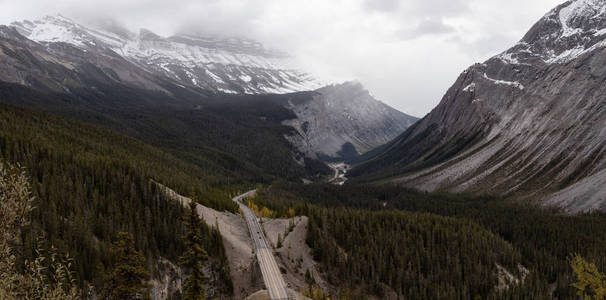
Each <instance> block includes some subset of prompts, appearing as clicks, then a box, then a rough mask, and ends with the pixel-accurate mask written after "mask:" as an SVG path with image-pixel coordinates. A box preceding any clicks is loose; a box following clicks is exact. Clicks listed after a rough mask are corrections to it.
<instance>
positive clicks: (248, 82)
mask: <svg viewBox="0 0 606 300" xmlns="http://www.w3.org/2000/svg"><path fill="white" fill-rule="evenodd" d="M11 26H12V27H14V28H15V29H16V30H17V31H19V33H21V34H22V35H24V36H25V37H27V38H29V39H31V40H33V41H36V42H39V43H40V44H44V45H49V44H55V43H65V44H69V45H72V46H74V47H77V48H79V49H83V50H86V51H95V52H107V51H111V52H115V54H117V55H119V56H120V57H122V58H124V59H125V60H127V61H129V62H131V63H134V64H137V65H138V66H139V67H141V68H143V69H144V70H147V71H149V72H151V73H156V74H162V75H164V76H166V77H168V78H171V79H173V80H176V81H178V82H179V83H180V84H182V85H186V86H194V87H198V88H202V89H204V90H211V91H215V92H225V93H246V94H266V93H289V92H296V91H309V90H314V89H316V88H319V87H320V86H322V84H321V83H320V82H319V81H317V80H315V79H314V78H312V77H311V76H309V75H308V74H306V73H304V72H301V71H299V70H297V68H296V66H295V64H294V63H293V61H292V60H291V59H290V57H289V56H288V55H286V54H285V53H281V52H278V51H273V50H269V49H266V48H264V47H263V45H261V44H260V43H258V42H255V41H252V40H247V39H236V38H219V37H204V36H200V35H196V34H179V35H175V36H172V37H168V38H165V37H162V36H159V35H157V34H155V33H153V32H151V31H149V30H146V29H141V30H140V32H139V33H138V34H137V33H132V32H129V31H128V30H126V29H124V28H121V27H120V26H118V25H116V24H111V23H110V24H105V26H101V27H96V28H93V27H90V26H84V25H82V24H78V23H76V22H74V21H73V20H71V19H69V18H66V17H63V16H61V15H56V16H47V17H44V18H42V19H39V20H35V21H22V22H14V23H12V24H11Z"/></svg>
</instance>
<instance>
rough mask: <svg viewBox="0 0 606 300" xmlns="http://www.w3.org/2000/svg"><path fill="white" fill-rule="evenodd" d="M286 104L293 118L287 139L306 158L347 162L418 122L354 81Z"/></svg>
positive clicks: (289, 122)
mask: <svg viewBox="0 0 606 300" xmlns="http://www.w3.org/2000/svg"><path fill="white" fill-rule="evenodd" d="M315 92H316V93H314V94H312V95H310V97H304V98H303V97H299V98H291V100H290V101H289V102H288V106H287V107H288V108H290V109H291V110H292V111H293V112H294V113H295V114H296V115H297V119H295V120H290V121H288V122H286V124H288V125H291V126H293V127H294V128H295V129H296V130H297V134H296V135H293V136H289V137H288V138H289V140H291V141H292V142H293V143H294V144H295V145H297V146H298V147H299V149H301V150H303V151H304V152H305V153H307V154H308V156H310V157H316V156H318V157H319V158H323V159H325V160H347V159H349V158H352V157H355V156H357V155H359V154H362V153H364V152H367V151H369V150H370V149H373V148H375V147H378V146H380V145H383V144H385V143H387V142H389V141H391V140H392V139H393V138H395V137H397V136H398V135H399V134H400V133H402V132H404V130H406V129H407V128H408V127H410V125H412V124H413V123H414V122H416V121H417V120H418V119H417V118H415V117H412V116H409V115H406V114H404V113H402V112H400V111H398V110H395V109H393V108H391V107H389V106H387V105H385V104H384V103H382V102H380V101H378V100H376V99H375V98H373V97H372V95H370V93H369V92H368V91H367V90H366V89H364V87H363V86H362V85H361V84H360V83H357V82H346V83H343V84H338V85H330V86H326V87H323V88H320V89H318V90H316V91H315Z"/></svg>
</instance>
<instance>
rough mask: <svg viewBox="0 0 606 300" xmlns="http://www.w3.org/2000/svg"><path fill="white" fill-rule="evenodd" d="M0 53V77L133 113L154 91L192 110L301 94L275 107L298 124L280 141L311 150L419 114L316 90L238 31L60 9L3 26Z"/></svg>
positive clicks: (355, 145) (364, 139) (369, 139)
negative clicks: (113, 20)
mask: <svg viewBox="0 0 606 300" xmlns="http://www.w3.org/2000/svg"><path fill="white" fill-rule="evenodd" d="M0 61H1V62H2V64H0V81H4V82H10V83H17V84H21V85H25V86H28V87H32V88H34V89H36V90H41V91H44V92H47V93H48V92H51V93H57V94H69V95H75V97H78V98H80V99H85V101H84V102H87V103H90V102H91V101H94V100H90V99H92V98H94V97H91V95H93V96H95V95H99V94H101V95H102V97H101V98H103V99H108V98H110V99H111V101H116V102H119V103H101V102H103V101H96V102H95V103H94V105H95V106H96V107H99V106H101V107H104V106H106V107H107V108H115V107H116V105H120V106H124V105H126V104H129V109H134V110H135V111H136V110H137V109H140V108H142V107H146V106H149V105H153V104H158V101H163V100H162V99H158V97H156V96H157V95H159V94H162V95H166V96H168V98H171V100H170V101H168V102H171V104H173V105H177V106H179V107H180V108H181V109H191V107H193V106H199V104H200V103H199V101H198V100H199V99H200V98H205V99H207V100H208V102H212V101H214V100H216V99H218V98H220V97H218V96H221V95H225V93H235V94H255V95H262V94H283V93H293V92H299V93H295V94H293V95H292V97H290V99H293V100H292V101H283V102H281V103H280V105H283V106H284V107H286V108H288V109H290V110H292V111H293V112H294V113H295V114H296V116H297V119H294V120H290V121H289V122H287V123H286V125H291V126H292V127H294V128H295V129H296V133H295V134H294V135H288V136H287V139H288V140H289V141H291V142H292V143H293V144H294V145H295V146H296V147H297V148H298V149H299V150H301V152H303V153H306V154H307V155H308V156H309V157H312V158H317V157H319V158H323V159H326V160H343V159H347V158H351V157H355V156H357V155H358V154H360V153H364V152H366V151H368V150H370V149H372V148H374V147H376V146H379V145H382V144H384V143H386V142H388V141H389V140H391V139H392V138H394V137H396V136H397V135H399V134H400V133H402V132H403V131H404V130H405V129H406V128H408V126H410V125H411V124H412V123H413V122H414V121H416V118H414V117H411V116H408V115H405V114H403V113H401V112H399V111H397V110H395V109H393V108H391V107H389V106H387V105H385V104H383V103H381V102H379V101H377V100H376V99H374V98H373V97H372V96H371V95H370V94H369V93H368V91H366V90H365V89H364V88H363V87H362V86H361V85H360V84H358V83H345V84H341V85H330V86H326V87H323V88H319V87H320V84H319V83H318V81H317V80H314V79H312V78H311V77H310V76H309V75H307V74H305V73H303V72H300V71H297V70H296V69H294V68H292V67H290V66H289V61H290V58H289V57H288V56H287V55H285V54H283V53H279V52H276V51H271V50H268V49H265V48H264V47H263V46H262V45H260V44H259V43H256V42H254V41H249V40H244V39H221V38H207V37H200V36H197V35H186V34H182V35H176V36H172V37H169V38H164V37H161V36H158V35H156V34H154V33H153V32H150V31H148V30H141V31H140V32H139V33H132V32H129V31H128V30H126V29H123V28H120V27H118V26H115V25H112V24H109V25H104V26H101V27H100V28H95V29H93V28H90V27H87V26H83V25H80V24H78V23H75V22H74V21H72V20H70V19H68V18H65V17H62V16H60V15H59V16H49V17H45V18H42V19H40V20H37V21H33V22H31V21H23V22H15V23H12V24H11V26H0ZM318 88H319V89H318ZM158 92H159V93H158ZM125 95H126V96H125ZM215 96H217V97H215ZM268 97H269V96H268ZM285 97H286V98H288V95H287V96H285ZM154 99H156V100H154ZM91 105H93V104H91ZM299 161H300V162H301V163H303V161H304V160H303V159H300V160H299Z"/></svg>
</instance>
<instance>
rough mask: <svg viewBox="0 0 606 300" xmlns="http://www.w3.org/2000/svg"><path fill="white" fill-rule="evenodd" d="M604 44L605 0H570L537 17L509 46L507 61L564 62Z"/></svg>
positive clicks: (504, 58) (521, 62) (605, 38)
mask: <svg viewBox="0 0 606 300" xmlns="http://www.w3.org/2000/svg"><path fill="white" fill-rule="evenodd" d="M604 46H606V0H572V1H568V2H566V3H563V4H561V5H559V6H557V7H556V8H554V9H553V10H551V11H550V12H549V13H547V14H546V15H545V16H544V17H543V18H541V19H540V20H539V21H538V22H537V23H536V24H535V25H534V26H533V27H532V28H531V29H530V30H529V31H528V33H527V34H526V35H525V36H524V38H523V39H522V40H521V41H520V42H519V43H518V44H516V45H515V46H514V47H513V48H511V49H509V50H507V51H506V52H504V53H502V54H500V55H499V56H497V57H498V58H500V59H502V60H503V61H505V62H507V63H513V64H524V63H534V62H543V63H547V64H551V63H567V62H569V61H571V60H573V59H575V58H577V57H579V56H581V55H583V54H585V53H588V52H591V51H593V50H595V49H599V48H601V47H604Z"/></svg>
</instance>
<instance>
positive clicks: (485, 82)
mask: <svg viewBox="0 0 606 300" xmlns="http://www.w3.org/2000/svg"><path fill="white" fill-rule="evenodd" d="M596 3H598V4H600V5H601V6H600V7H606V1H603V0H600V1H598V0H577V1H568V2H566V3H564V4H562V5H560V6H558V7H556V8H555V9H554V10H552V11H551V12H550V13H548V14H547V15H545V17H543V18H542V19H541V20H539V21H538V22H537V23H536V24H535V25H534V26H533V27H532V28H531V30H530V31H529V33H528V34H527V35H526V36H525V38H524V39H523V40H522V41H521V42H520V43H518V44H516V45H515V46H514V47H512V48H511V49H509V50H507V51H505V52H503V53H502V54H499V55H497V56H495V57H493V58H490V59H489V60H487V61H486V62H484V63H481V64H475V65H473V66H471V67H470V68H468V69H467V70H465V71H464V72H463V73H462V74H461V75H460V76H459V77H458V79H457V80H456V81H455V83H454V84H453V86H452V87H451V88H450V89H449V90H448V91H447V92H446V94H445V96H444V97H443V98H442V101H441V102H440V104H439V105H438V106H437V107H436V108H434V109H433V110H432V111H431V113H429V114H428V115H427V116H425V117H424V118H423V119H422V120H421V121H419V122H418V123H417V124H415V125H414V126H412V127H411V128H409V129H408V130H407V131H406V132H405V133H403V134H402V135H401V136H400V137H398V138H396V139H395V140H394V141H393V142H391V143H390V144H389V145H388V146H386V147H385V150H384V151H382V152H381V153H379V154H377V155H376V156H375V157H374V158H373V159H371V160H370V161H369V162H366V163H364V164H362V165H360V166H359V167H358V168H357V169H354V170H353V171H352V173H350V175H352V174H353V175H357V176H361V178H362V179H363V178H366V180H386V181H389V182H395V183H398V184H403V185H406V186H414V187H416V188H419V189H422V190H428V191H434V190H446V191H451V192H475V193H492V194H496V195H501V196H506V197H511V198H517V199H525V200H531V201H534V200H537V201H541V202H543V203H557V204H558V205H559V206H561V207H563V208H565V209H566V210H568V211H570V212H576V211H580V210H583V211H586V210H596V209H605V208H606V199H605V198H604V197H603V196H597V197H582V195H584V194H587V193H588V191H590V190H594V188H593V187H592V185H587V184H585V183H584V181H583V179H584V178H590V177H593V176H598V177H599V174H600V171H601V170H604V169H605V168H606V159H605V157H606V148H605V146H606V134H604V132H603V128H604V127H605V126H606V118H605V116H606V114H604V109H605V108H606V107H605V106H604V101H603V100H602V97H601V96H600V95H603V94H604V93H606V91H604V88H603V87H602V85H601V83H600V82H602V80H604V79H605V78H606V69H605V68H604V67H603V65H604V61H605V60H606V50H605V49H604V47H603V46H604V45H606V44H602V43H603V42H604V40H605V39H606V36H601V35H600V36H599V39H589V38H588V37H587V34H590V35H591V36H593V32H600V31H601V30H602V29H604V28H606V18H603V16H604V14H603V12H604V11H605V10H604V9H600V10H598V11H595V10H591V8H592V7H594V5H595V4H596ZM588 11H589V12H592V13H587V12H588ZM560 14H563V15H565V16H567V17H566V18H561V19H560V18H557V19H555V18H554V16H556V15H558V16H559V15H560ZM561 22H564V23H561ZM562 24H564V25H562ZM589 28H592V29H589ZM531 41H534V43H532V44H531V43H530V42H531ZM581 45H582V46H581ZM595 45H602V46H595ZM547 46H549V47H551V48H549V47H547ZM581 47H583V48H581ZM529 49H530V50H529ZM571 49H577V50H578V51H576V50H575V51H571ZM564 57H566V59H564ZM363 173H369V174H363ZM590 182H595V181H590ZM571 186H575V187H574V188H571V189H570V190H569V193H567V194H566V197H565V198H567V199H565V200H563V199H562V198H561V197H558V199H559V200H551V199H553V198H552V197H554V195H557V194H554V193H557V192H559V191H561V190H562V189H565V188H570V187H571ZM602 195H603V194H602Z"/></svg>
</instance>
